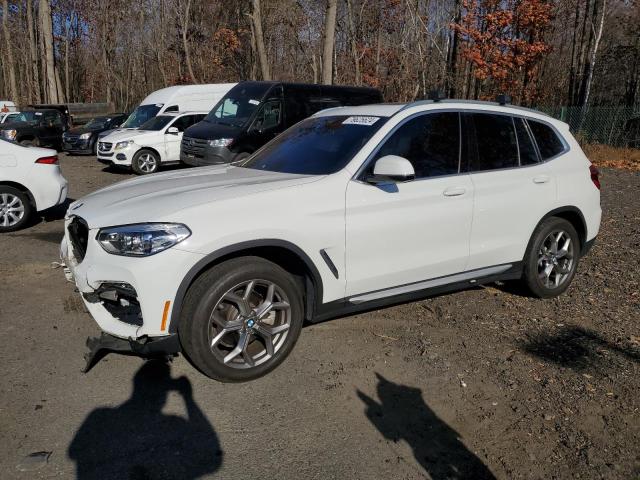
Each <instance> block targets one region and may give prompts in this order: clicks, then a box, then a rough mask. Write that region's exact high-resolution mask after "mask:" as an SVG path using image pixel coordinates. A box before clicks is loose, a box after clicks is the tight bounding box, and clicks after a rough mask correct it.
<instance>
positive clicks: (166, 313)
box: [160, 300, 171, 332]
mask: <svg viewBox="0 0 640 480" xmlns="http://www.w3.org/2000/svg"><path fill="white" fill-rule="evenodd" d="M170 305H171V302H170V301H169V300H167V301H166V302H164V312H162V325H160V330H162V331H163V332H164V331H165V329H166V328H167V317H168V316H169V306H170Z"/></svg>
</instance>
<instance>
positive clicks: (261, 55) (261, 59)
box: [251, 0, 271, 80]
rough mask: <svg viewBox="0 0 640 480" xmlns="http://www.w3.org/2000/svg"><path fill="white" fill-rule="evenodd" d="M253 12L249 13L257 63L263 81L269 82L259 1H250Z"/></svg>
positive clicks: (269, 72)
mask: <svg viewBox="0 0 640 480" xmlns="http://www.w3.org/2000/svg"><path fill="white" fill-rule="evenodd" d="M251 3H252V5H253V11H252V12H251V22H252V25H253V31H254V34H255V42H256V50H257V52H258V63H259V64H260V72H261V73H262V79H263V80H271V71H270V68H269V62H268V60H267V50H266V48H265V46H264V35H263V33H262V12H261V11H260V0H252V2H251Z"/></svg>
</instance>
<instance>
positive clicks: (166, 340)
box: [83, 332, 181, 373]
mask: <svg viewBox="0 0 640 480" xmlns="http://www.w3.org/2000/svg"><path fill="white" fill-rule="evenodd" d="M87 348H88V349H89V351H88V352H87V353H85V355H84V359H85V361H86V364H85V367H84V369H83V372H84V373H87V372H88V371H89V370H91V369H92V368H93V367H94V366H95V365H96V364H97V363H98V362H99V361H100V360H102V359H103V358H104V357H105V356H106V355H107V354H108V353H120V354H124V355H135V356H138V357H142V358H163V357H172V356H175V355H177V354H178V353H180V351H181V347H180V340H179V339H178V334H172V335H167V336H164V337H159V338H149V337H142V338H139V339H137V340H134V339H132V338H129V339H128V340H125V339H123V338H119V337H114V336H113V335H109V334H108V333H105V332H102V334H101V335H100V336H99V337H89V338H87Z"/></svg>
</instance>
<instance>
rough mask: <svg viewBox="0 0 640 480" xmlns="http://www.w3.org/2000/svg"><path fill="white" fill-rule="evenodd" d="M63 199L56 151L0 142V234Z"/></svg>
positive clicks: (64, 191) (64, 184)
mask: <svg viewBox="0 0 640 480" xmlns="http://www.w3.org/2000/svg"><path fill="white" fill-rule="evenodd" d="M66 198H67V181H66V180H65V179H64V177H63V176H62V173H61V172H60V167H59V165H58V157H57V154H56V151H55V150H50V149H45V148H34V147H31V148H26V147H23V146H21V145H18V144H16V143H12V142H8V141H6V140H0V233H2V232H11V231H13V230H18V229H20V228H22V227H24V226H25V225H26V224H27V223H28V222H29V219H30V218H31V217H32V216H33V215H34V214H35V212H38V211H41V210H45V209H47V208H50V207H53V206H55V205H59V204H61V203H62V202H64V201H65V199H66Z"/></svg>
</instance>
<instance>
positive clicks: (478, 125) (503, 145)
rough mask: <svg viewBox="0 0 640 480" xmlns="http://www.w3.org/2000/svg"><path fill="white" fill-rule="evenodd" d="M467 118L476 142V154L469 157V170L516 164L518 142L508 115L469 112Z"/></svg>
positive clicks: (509, 166) (475, 170)
mask: <svg viewBox="0 0 640 480" xmlns="http://www.w3.org/2000/svg"><path fill="white" fill-rule="evenodd" d="M468 118H469V120H470V123H471V125H472V128H473V129H474V130H475V143H476V152H475V153H476V155H475V156H473V155H472V157H471V171H474V172H481V171H485V170H497V169H500V168H511V167H517V166H518V144H517V142H516V132H515V128H514V126H513V120H511V117H510V116H507V115H495V114H487V113H471V114H469V115H468Z"/></svg>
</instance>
